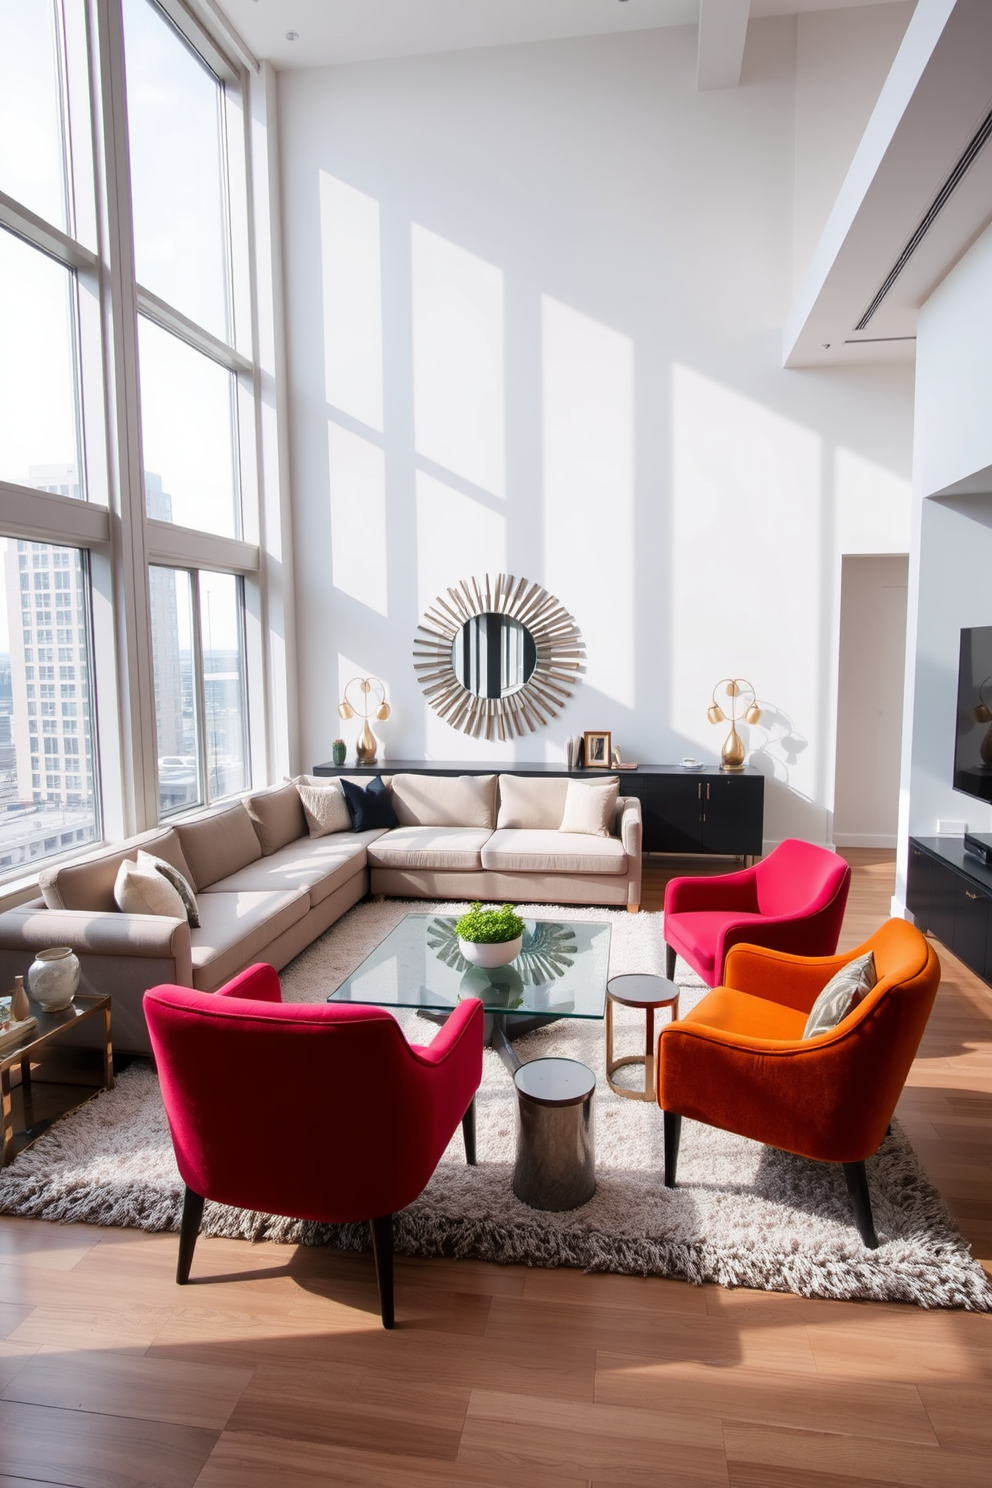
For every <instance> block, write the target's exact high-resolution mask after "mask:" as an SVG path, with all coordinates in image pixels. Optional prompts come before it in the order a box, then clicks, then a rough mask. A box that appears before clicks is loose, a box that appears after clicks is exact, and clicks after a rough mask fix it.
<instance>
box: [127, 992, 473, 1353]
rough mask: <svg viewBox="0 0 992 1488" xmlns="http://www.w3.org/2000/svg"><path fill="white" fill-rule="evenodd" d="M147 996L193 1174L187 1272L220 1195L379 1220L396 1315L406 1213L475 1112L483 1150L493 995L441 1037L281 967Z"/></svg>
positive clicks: (383, 1291)
mask: <svg viewBox="0 0 992 1488" xmlns="http://www.w3.org/2000/svg"><path fill="white" fill-rule="evenodd" d="M144 1010H145V1017H146V1019H147V1022H148V1031H149V1034H150V1036H151V1043H152V1050H153V1051H154V1055H155V1061H156V1064H157V1066H158V1075H159V1080H160V1082H161V1086H162V1099H163V1101H164V1103H165V1110H166V1114H167V1116H168V1118H169V1128H170V1130H171V1132H172V1143H173V1146H174V1148H175V1152H176V1162H177V1164H178V1166H179V1172H180V1174H181V1175H182V1179H183V1182H184V1183H185V1185H186V1197H185V1202H184V1204H183V1218H182V1229H181V1232H180V1237H179V1265H178V1268H177V1271H176V1281H177V1282H178V1283H179V1284H180V1285H182V1284H183V1283H185V1282H187V1281H188V1280H189V1271H190V1265H191V1263H192V1260H193V1249H194V1246H195V1245H196V1237H197V1235H198V1233H199V1229H200V1221H201V1219H202V1216H203V1205H204V1200H205V1199H213V1200H216V1201H217V1202H218V1203H221V1204H232V1205H235V1206H236V1207H238V1208H244V1209H253V1210H257V1211H259V1212H260V1213H263V1214H280V1215H289V1216H291V1217H292V1218H295V1219H312V1220H317V1221H320V1222H323V1223H326V1224H342V1223H347V1222H350V1221H357V1220H368V1221H369V1225H370V1227H371V1230H372V1248H373V1251H374V1254H375V1267H376V1276H377V1279H378V1283H379V1300H380V1304H381V1310H382V1321H383V1325H384V1326H385V1327H387V1328H391V1327H392V1326H393V1214H394V1213H395V1212H396V1211H397V1210H398V1209H403V1208H404V1207H405V1206H406V1205H407V1204H410V1203H412V1202H413V1200H414V1199H415V1198H417V1196H418V1195H419V1194H420V1193H422V1192H423V1190H424V1188H425V1187H426V1186H427V1184H428V1182H429V1181H430V1178H431V1175H432V1174H433V1172H434V1169H435V1168H436V1167H437V1164H438V1162H439V1161H440V1158H441V1154H442V1153H443V1152H444V1149H445V1148H446V1147H447V1145H448V1142H449V1141H450V1140H451V1137H452V1135H453V1133H454V1131H455V1129H456V1127H457V1126H458V1124H459V1122H461V1124H462V1131H463V1135H464V1140H465V1155H466V1157H467V1159H468V1161H469V1162H470V1163H474V1162H475V1092H476V1090H477V1089H478V1088H479V1082H480V1081H481V1079H482V1027H483V1011H482V1003H481V1002H479V1001H478V999H477V998H469V999H466V1001H465V1002H463V1003H461V1004H460V1005H459V1006H458V1007H457V1008H456V1009H455V1011H454V1012H453V1013H452V1014H451V1016H450V1018H449V1019H448V1021H447V1022H446V1023H445V1025H444V1027H443V1028H442V1029H441V1031H440V1032H439V1033H438V1034H437V1035H436V1037H435V1038H434V1041H433V1043H431V1044H430V1046H429V1047H427V1048H421V1047H420V1046H418V1045H416V1044H408V1043H407V1041H406V1038H405V1037H404V1035H403V1031H402V1029H401V1028H400V1026H399V1024H398V1023H397V1021H396V1019H395V1018H394V1017H393V1016H392V1014H391V1013H389V1012H387V1011H386V1009H385V1008H378V1007H359V1006H354V1005H350V1004H349V1005H345V1004H342V1005H341V1006H337V1005H335V1004H333V1003H319V1004H316V1005H312V1004H301V1003H284V1002H283V1001H282V993H281V991H280V988H279V978H278V976H277V974H276V972H275V971H274V970H273V969H272V967H271V966H265V965H258V966H250V967H249V968H248V970H247V971H243V972H242V973H241V974H240V976H236V977H235V978H234V979H233V981H230V982H228V983H227V985H226V986H225V987H222V988H221V989H220V991H218V992H210V993H208V992H195V991H192V990H191V989H190V988H188V987H172V986H161V987H152V988H151V989H150V990H149V991H148V992H146V993H145V997H144ZM274 1086H278V1091H279V1098H278V1101H275V1100H273V1099H272V1097H271V1096H270V1094H269V1092H270V1090H271V1088H272V1087H274Z"/></svg>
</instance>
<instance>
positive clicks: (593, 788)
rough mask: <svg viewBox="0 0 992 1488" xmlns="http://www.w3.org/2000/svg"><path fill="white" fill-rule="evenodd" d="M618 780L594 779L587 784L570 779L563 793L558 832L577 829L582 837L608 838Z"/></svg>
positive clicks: (611, 824)
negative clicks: (563, 807)
mask: <svg viewBox="0 0 992 1488" xmlns="http://www.w3.org/2000/svg"><path fill="white" fill-rule="evenodd" d="M619 794H620V782H619V781H618V780H617V778H616V777H615V776H613V777H612V778H611V779H610V780H597V781H596V783H595V785H593V784H592V782H591V781H590V783H589V784H588V785H587V784H586V782H585V781H584V780H570V781H569V782H568V791H567V792H566V795H565V810H564V813H563V814H562V819H561V826H560V827H559V828H558V830H559V832H578V833H580V834H581V835H582V836H583V837H609V836H611V835H612V833H611V828H612V826H613V818H614V816H615V814H616V809H617V796H618V795H619Z"/></svg>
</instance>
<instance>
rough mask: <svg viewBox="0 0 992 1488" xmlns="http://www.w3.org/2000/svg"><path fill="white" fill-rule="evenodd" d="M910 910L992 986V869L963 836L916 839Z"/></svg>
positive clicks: (908, 882)
mask: <svg viewBox="0 0 992 1488" xmlns="http://www.w3.org/2000/svg"><path fill="white" fill-rule="evenodd" d="M906 908H907V909H909V910H911V911H912V914H913V918H914V919H915V921H916V923H917V925H918V926H919V927H920V929H921V930H928V931H929V932H930V934H931V935H935V936H936V937H937V939H938V940H939V941H941V942H942V943H943V944H944V945H945V946H946V947H947V949H948V950H949V951H952V952H953V953H954V955H955V956H957V957H958V959H959V960H960V961H963V962H964V964H965V965H966V966H970V967H971V970H972V971H974V972H976V973H977V974H978V976H980V977H982V978H983V979H984V980H985V981H986V982H989V983H990V984H992V868H986V866H985V864H984V863H983V862H982V860H981V858H976V857H975V856H974V854H973V853H967V852H965V850H964V842H963V841H962V839H961V838H960V837H911V838H910V839H909V872H908V874H907V878H906Z"/></svg>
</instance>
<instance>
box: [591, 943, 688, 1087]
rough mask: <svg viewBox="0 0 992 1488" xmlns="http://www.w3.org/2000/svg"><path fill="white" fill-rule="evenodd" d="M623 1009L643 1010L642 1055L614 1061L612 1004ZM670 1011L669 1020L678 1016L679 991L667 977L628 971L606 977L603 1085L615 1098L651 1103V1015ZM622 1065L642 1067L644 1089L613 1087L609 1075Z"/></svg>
mask: <svg viewBox="0 0 992 1488" xmlns="http://www.w3.org/2000/svg"><path fill="white" fill-rule="evenodd" d="M618 1002H619V1003H620V1004H621V1005H622V1006H623V1007H629V1008H643V1009H644V1018H645V1027H644V1053H643V1054H625V1055H624V1056H623V1057H622V1058H621V1059H616V1058H615V1057H614V1054H613V1008H614V1006H615V1004H616V1003H618ZM664 1007H667V1008H670V1009H671V1014H672V1019H673V1020H674V1019H675V1018H677V1017H678V1015H679V989H678V987H677V986H676V984H675V982H670V981H669V980H668V979H667V977H661V976H655V975H654V974H653V973H649V972H643V971H633V972H628V973H627V975H626V976H615V977H610V980H609V981H608V982H607V984H606V1083H607V1084H608V1085H609V1087H610V1089H611V1090H612V1091H613V1093H614V1094H615V1095H623V1096H626V1097H627V1099H628V1100H642V1101H653V1100H654V1099H655V1098H656V1097H655V1089H654V1058H655V1050H654V1015H655V1010H656V1009H657V1008H664ZM626 1064H643V1066H644V1089H643V1090H630V1089H628V1088H627V1087H625V1086H623V1085H616V1084H614V1081H613V1076H614V1075H615V1074H616V1072H617V1070H618V1069H622V1068H623V1066H624V1065H626Z"/></svg>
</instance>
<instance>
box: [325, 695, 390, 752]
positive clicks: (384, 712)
mask: <svg viewBox="0 0 992 1488" xmlns="http://www.w3.org/2000/svg"><path fill="white" fill-rule="evenodd" d="M353 687H357V688H358V689H359V691H360V693H361V698H360V699H356V700H355V701H354V702H352V701H351V699H350V698H349V697H348V693H349V692H350V691H351V689H352V688H353ZM391 711H392V710H391V709H390V706H389V704H388V703H387V702H386V688H385V685H384V684H383V683H382V682H380V681H379V678H378V677H352V679H351V681H350V682H349V683H348V685H347V687H346V688H345V690H344V695H343V697H342V699H341V701H340V703H338V717H339V718H341V719H343V720H344V721H345V722H347V721H348V719H349V718H355V717H356V716H357V717H358V718H363V719H364V720H365V722H364V724H363V726H362V732H361V733H360V734H359V736H358V738H357V739H356V740H355V759H356V760H357V762H358V763H359V764H360V765H374V764H375V763H376V757H375V752H376V749H377V748H378V742H379V741H378V740H377V739H376V736H375V734H374V733H373V732H372V730H371V729H370V728H369V719H370V718H372V717H375V718H377V719H378V720H379V722H380V723H385V721H386V719H387V718H388V717H389V714H390V712H391Z"/></svg>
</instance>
